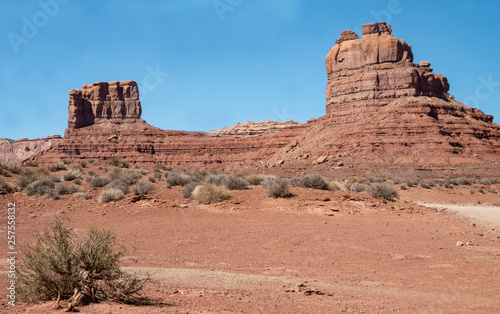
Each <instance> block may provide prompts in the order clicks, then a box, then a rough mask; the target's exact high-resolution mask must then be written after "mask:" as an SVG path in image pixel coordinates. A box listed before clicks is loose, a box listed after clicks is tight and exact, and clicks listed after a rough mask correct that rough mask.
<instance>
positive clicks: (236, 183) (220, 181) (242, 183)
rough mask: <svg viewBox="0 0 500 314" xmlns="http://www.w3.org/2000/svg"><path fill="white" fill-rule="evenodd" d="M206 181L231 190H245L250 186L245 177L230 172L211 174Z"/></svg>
mask: <svg viewBox="0 0 500 314" xmlns="http://www.w3.org/2000/svg"><path fill="white" fill-rule="evenodd" d="M205 183H206V184H213V185H220V186H223V187H225V188H227V189H229V190H244V189H247V188H248V182H247V181H246V180H245V179H243V178H241V177H238V176H235V175H228V174H220V175H209V176H207V177H206V178H205Z"/></svg>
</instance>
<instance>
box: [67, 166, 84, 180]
mask: <svg viewBox="0 0 500 314" xmlns="http://www.w3.org/2000/svg"><path fill="white" fill-rule="evenodd" d="M81 178H82V173H81V172H80V170H78V169H70V170H68V171H66V172H65V173H64V174H63V180H64V181H73V180H75V179H81Z"/></svg>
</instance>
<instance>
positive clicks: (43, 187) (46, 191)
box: [24, 177, 61, 196]
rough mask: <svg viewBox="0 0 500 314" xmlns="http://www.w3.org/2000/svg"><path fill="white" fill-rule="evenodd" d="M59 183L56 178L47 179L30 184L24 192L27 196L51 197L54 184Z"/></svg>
mask: <svg viewBox="0 0 500 314" xmlns="http://www.w3.org/2000/svg"><path fill="white" fill-rule="evenodd" d="M59 181H61V179H60V178H58V177H48V178H43V179H40V180H37V181H35V182H33V183H30V184H29V185H28V186H27V187H26V188H25V189H24V190H25V191H26V194H27V195H28V196H33V195H37V194H38V195H53V194H54V191H55V182H59Z"/></svg>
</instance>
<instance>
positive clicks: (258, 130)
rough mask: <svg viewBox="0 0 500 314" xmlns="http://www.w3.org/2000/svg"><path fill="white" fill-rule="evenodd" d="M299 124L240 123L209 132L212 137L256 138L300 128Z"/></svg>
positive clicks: (271, 122) (289, 122)
mask: <svg viewBox="0 0 500 314" xmlns="http://www.w3.org/2000/svg"><path fill="white" fill-rule="evenodd" d="M298 125H299V123H297V122H295V121H293V120H289V121H284V122H278V121H260V122H257V123H255V122H252V121H247V122H246V123H240V122H238V124H236V125H234V126H228V127H225V128H222V129H216V130H212V131H210V132H208V135H210V136H219V137H220V136H238V137H255V136H260V135H265V134H272V133H278V132H281V131H283V129H285V128H287V127H294V126H298Z"/></svg>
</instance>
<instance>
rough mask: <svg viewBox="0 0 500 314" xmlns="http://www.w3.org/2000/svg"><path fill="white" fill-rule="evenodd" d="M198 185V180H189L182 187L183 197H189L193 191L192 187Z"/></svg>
mask: <svg viewBox="0 0 500 314" xmlns="http://www.w3.org/2000/svg"><path fill="white" fill-rule="evenodd" d="M198 185H200V182H189V183H188V184H186V185H185V186H184V188H183V189H182V197H183V198H190V197H191V194H192V193H193V191H194V189H195V188H196V187H197V186H198Z"/></svg>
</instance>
